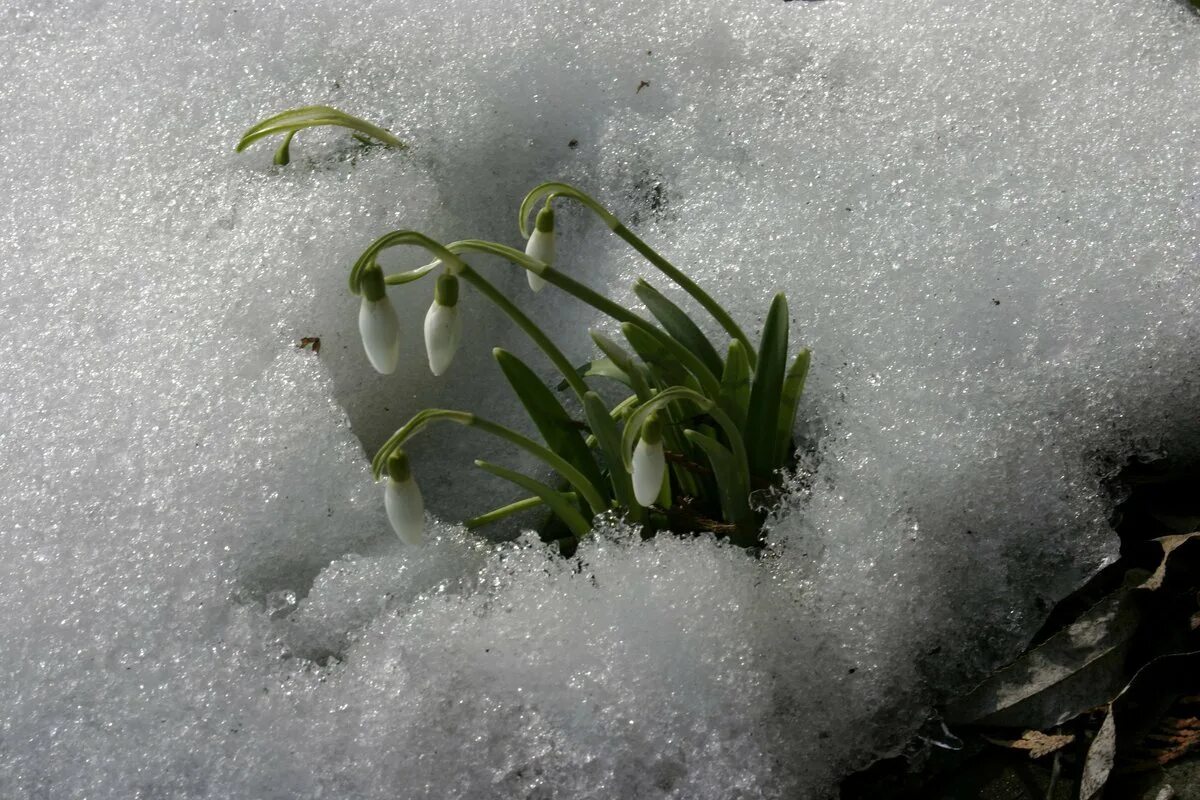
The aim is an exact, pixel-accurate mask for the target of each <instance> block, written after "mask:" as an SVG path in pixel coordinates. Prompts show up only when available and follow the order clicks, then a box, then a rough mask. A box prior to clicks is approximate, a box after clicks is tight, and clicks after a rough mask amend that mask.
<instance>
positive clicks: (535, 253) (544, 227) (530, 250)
mask: <svg viewBox="0 0 1200 800" xmlns="http://www.w3.org/2000/svg"><path fill="white" fill-rule="evenodd" d="M525 255H527V256H529V257H530V258H532V259H536V260H537V261H541V262H542V263H543V264H545V265H546V266H548V267H552V266H554V257H555V252H554V209H552V208H551V207H550V206H546V207H545V208H543V209H542V210H541V211H539V212H538V215H537V220H536V221H535V222H534V224H533V233H531V234H530V235H529V241H527V242H526V243H525ZM525 275H526V276H527V277H528V278H529V288H530V289H533V290H534V291H535V292H540V291H541V290H542V289H543V288H545V286H546V281H545V280H543V278H542V277H541V276H540V275H538V274H537V273H536V272H526V273H525Z"/></svg>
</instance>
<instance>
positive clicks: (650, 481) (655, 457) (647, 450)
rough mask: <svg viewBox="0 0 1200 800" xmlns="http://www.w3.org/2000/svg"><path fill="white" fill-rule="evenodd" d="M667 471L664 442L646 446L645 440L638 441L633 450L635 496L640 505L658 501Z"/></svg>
mask: <svg viewBox="0 0 1200 800" xmlns="http://www.w3.org/2000/svg"><path fill="white" fill-rule="evenodd" d="M666 471H667V459H666V457H665V456H664V455H663V446H662V442H659V443H658V444H646V441H645V440H644V439H638V443H637V446H636V447H634V448H633V495H634V497H636V498H637V501H638V502H639V503H641V504H642V505H644V506H649V505H653V504H654V502H655V501H656V500H658V493H659V492H660V491H662V482H663V475H665V474H666Z"/></svg>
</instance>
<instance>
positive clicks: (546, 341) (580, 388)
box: [460, 265, 588, 403]
mask: <svg viewBox="0 0 1200 800" xmlns="http://www.w3.org/2000/svg"><path fill="white" fill-rule="evenodd" d="M460 277H462V279H463V280H465V281H466V282H467V283H469V284H471V285H472V286H474V287H475V288H476V289H477V290H479V293H480V294H482V295H483V296H484V297H486V298H487V299H489V300H491V301H492V302H493V303H495V304H496V305H497V306H499V307H500V309H501V310H502V311H503V312H504V313H505V314H508V316H509V317H510V318H511V319H512V321H513V322H515V323H517V327H519V328H520V329H521V330H523V331H525V333H526V334H527V335H528V336H529V338H530V339H532V340H533V341H534V343H535V344H537V346H538V347H540V348H542V352H544V353H545V354H546V356H547V357H549V359H550V360H551V361H552V362H554V366H556V367H557V368H558V371H559V372H561V373H562V374H563V377H564V378H566V381H567V383H568V384H570V386H571V389H572V390H574V392H575V394H576V395H578V396H579V402H581V403H582V402H583V396H584V395H585V394H587V391H588V387H587V384H586V383H584V382H583V378H581V377H580V376H579V373H578V372H577V371H576V370H575V367H574V366H572V364H571V362H570V361H569V360H568V359H567V357H566V356H565V355H563V352H562V351H561V350H559V349H558V347H557V346H556V345H555V344H554V342H553V341H551V339H550V337H549V336H547V335H546V333H545V332H544V331H543V330H542V329H541V328H539V327H538V326H537V324H536V323H534V321H533V320H531V319H530V318H529V317H527V316H526V315H525V313H524V312H523V311H521V309H519V308H517V306H516V305H515V304H514V303H513V302H512V301H511V300H509V299H508V298H507V297H505V296H504V294H503V293H502V292H501V291H500V290H499V289H497V288H496V287H495V286H493V285H492V284H491V282H490V281H488V280H487V279H486V278H484V277H483V276H482V275H480V274H479V273H478V272H476V271H475V270H473V269H471V268H470V267H469V266H466V265H464V266H463V270H462V272H461V273H460Z"/></svg>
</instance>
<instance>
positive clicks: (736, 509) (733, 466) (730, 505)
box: [683, 430, 752, 524]
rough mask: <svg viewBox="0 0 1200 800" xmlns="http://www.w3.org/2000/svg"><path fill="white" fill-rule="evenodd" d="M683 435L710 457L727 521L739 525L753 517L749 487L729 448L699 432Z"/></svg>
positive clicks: (691, 431) (722, 511)
mask: <svg viewBox="0 0 1200 800" xmlns="http://www.w3.org/2000/svg"><path fill="white" fill-rule="evenodd" d="M683 435H684V436H686V437H687V438H688V440H690V441H691V442H692V443H693V444H695V445H697V446H698V447H699V448H700V449H701V450H703V451H704V454H705V455H707V456H708V463H710V464H711V465H712V470H713V475H714V476H716V479H717V487H718V489H719V494H720V498H721V515H722V516H723V517H725V521H726V522H732V523H734V524H737V523H738V522H741V521H742V520H744V519H746V518H748V517H749V516H751V514H752V512H751V510H750V503H749V496H750V491H749V487H748V486H746V483H745V477H744V476H743V475H742V474H741V472H740V470H738V468H737V462H736V461H735V459H734V457H733V453H731V452H729V448H727V447H726V446H725V445H723V444H721V443H720V442H718V441H717V440H716V439H714V438H712V437H711V436H706V435H705V434H703V433H700V432H699V431H693V430H687V431H684V432H683Z"/></svg>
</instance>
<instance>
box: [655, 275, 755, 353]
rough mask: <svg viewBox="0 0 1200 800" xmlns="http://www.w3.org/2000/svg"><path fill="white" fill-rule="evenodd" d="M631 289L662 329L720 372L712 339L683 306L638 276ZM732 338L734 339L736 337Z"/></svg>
mask: <svg viewBox="0 0 1200 800" xmlns="http://www.w3.org/2000/svg"><path fill="white" fill-rule="evenodd" d="M633 291H634V293H635V294H636V295H637V296H638V298H639V299H640V300H641V301H642V302H643V303H644V304H645V305H646V308H647V309H649V310H650V313H651V314H653V315H654V317H655V319H657V320H658V321H659V322H660V323H662V326H663V330H665V331H666V332H667V333H669V334H670V335H671V336H672V337H674V339H675V340H676V341H677V342H679V343H680V344H682V345H683V346H684V347H686V348H687V349H688V350H691V351H692V352H693V353H695V354H696V355H697V356H699V358H700V360H701V361H703V362H704V365H705V366H706V367H708V368H709V369H710V370H711V371H712V373H713V374H714V375H720V374H721V356H719V355H718V354H717V351H716V349H715V348H714V347H713V346H712V342H710V341H709V340H708V337H707V336H705V335H704V332H703V331H701V330H700V328H699V326H697V325H696V323H695V322H693V321H692V318H691V317H689V316H688V315H687V314H686V313H684V311H683V309H681V308H680V307H679V306H677V305H675V304H674V303H672V302H671V301H670V300H668V299H667V298H666V297H665V296H664V295H663V294H662V293H661V292H659V291H658V290H657V289H655V288H654V287H653V286H651V285H650V284H649V283H647V282H646V281H644V280H642V279H640V278H639V279H638V280H637V282H636V283H634V285H633ZM734 341H737V340H736V339H735V340H734Z"/></svg>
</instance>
